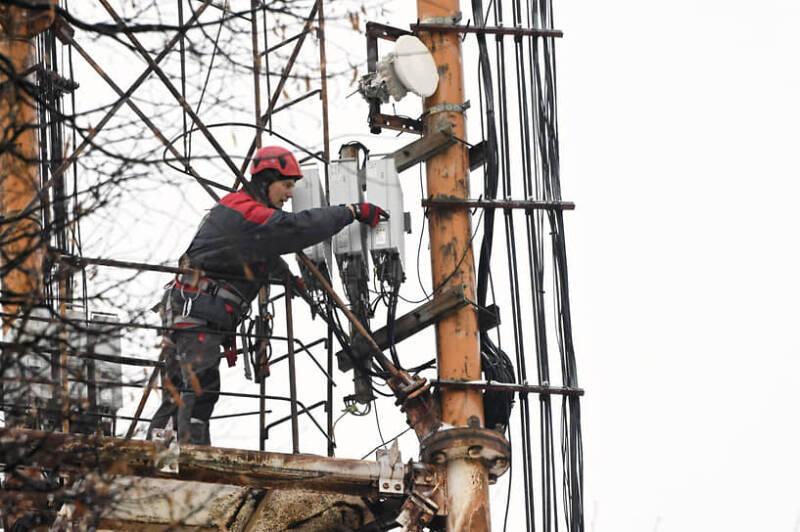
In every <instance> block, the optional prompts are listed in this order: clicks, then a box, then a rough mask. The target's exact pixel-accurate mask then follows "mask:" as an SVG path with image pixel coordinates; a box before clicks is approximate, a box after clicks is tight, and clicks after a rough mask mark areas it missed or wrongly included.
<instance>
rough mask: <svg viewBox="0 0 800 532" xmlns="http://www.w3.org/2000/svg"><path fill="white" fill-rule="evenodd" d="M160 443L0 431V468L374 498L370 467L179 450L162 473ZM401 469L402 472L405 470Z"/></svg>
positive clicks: (373, 467) (375, 471)
mask: <svg viewBox="0 0 800 532" xmlns="http://www.w3.org/2000/svg"><path fill="white" fill-rule="evenodd" d="M168 454H169V453H168V452H167V449H166V448H165V446H164V444H163V443H161V442H154V441H143V440H122V439H119V438H103V437H99V436H88V435H80V434H65V433H60V432H45V431H37V430H26V429H8V428H2V429H0V463H3V464H5V465H6V467H16V466H23V465H27V466H36V467H47V468H52V467H58V468H60V469H67V470H75V471H81V472H84V473H85V472H88V471H91V470H99V472H101V473H103V474H112V475H134V476H141V477H153V478H170V479H175V480H192V481H197V482H208V483H213V484H229V485H233V486H245V487H250V488H260V489H276V488H294V489H307V490H311V491H318V492H325V493H347V494H352V495H359V496H366V497H375V496H377V495H378V485H377V484H378V479H379V478H380V467H379V465H378V463H376V462H368V461H362V460H351V459H344V458H328V457H320V456H312V455H303V454H282V453H270V452H259V451H246V450H241V449H226V448H220V447H205V446H198V445H183V446H181V447H180V449H179V452H178V453H177V455H176V456H175V457H174V458H175V460H176V461H177V465H178V468H177V469H178V472H177V473H173V474H170V473H166V472H164V471H162V470H161V469H162V465H163V463H162V462H163V461H164V460H166V459H167V456H168ZM406 467H407V466H406Z"/></svg>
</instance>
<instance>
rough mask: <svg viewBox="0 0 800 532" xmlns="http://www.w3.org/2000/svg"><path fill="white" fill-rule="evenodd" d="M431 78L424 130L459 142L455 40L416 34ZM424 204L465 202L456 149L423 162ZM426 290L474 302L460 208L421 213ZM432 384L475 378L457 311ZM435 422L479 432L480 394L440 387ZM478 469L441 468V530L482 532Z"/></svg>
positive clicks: (464, 172)
mask: <svg viewBox="0 0 800 532" xmlns="http://www.w3.org/2000/svg"><path fill="white" fill-rule="evenodd" d="M417 9H418V16H419V20H420V22H421V23H426V22H427V23H439V24H441V23H448V22H449V23H454V20H455V17H457V16H458V15H459V4H458V0H436V1H429V0H418V1H417ZM420 38H421V39H422V40H423V41H424V42H425V44H426V45H427V46H428V48H429V49H430V51H431V53H432V54H433V58H434V61H435V62H436V65H437V67H438V71H439V87H438V88H437V90H436V92H435V93H434V94H433V96H431V97H430V98H428V99H427V100H426V101H425V111H427V112H428V115H427V116H426V118H425V130H426V131H436V130H438V129H441V128H443V127H444V126H445V125H448V124H449V125H452V131H453V135H455V136H456V137H459V138H462V139H463V138H466V120H465V117H464V112H463V109H460V107H459V106H460V105H461V104H463V103H464V82H463V77H464V76H463V66H462V56H461V40H460V38H459V35H458V34H456V33H436V32H424V33H421V34H420ZM426 171H427V182H428V197H429V198H433V199H439V198H449V199H454V198H458V199H466V198H467V197H468V194H469V152H468V151H467V148H466V146H464V145H463V144H462V143H456V144H454V145H452V146H450V147H449V148H447V149H446V150H445V151H444V152H442V153H441V154H439V155H436V156H435V157H432V158H430V159H428V160H427V162H426ZM429 221H430V223H429V234H430V240H431V246H430V247H431V267H432V273H433V285H434V287H435V288H439V287H440V286H441V285H444V286H442V288H444V287H445V286H450V285H459V284H463V285H464V287H465V293H466V296H467V298H469V299H471V300H473V301H474V299H475V265H474V259H473V253H472V248H471V242H470V240H471V234H470V215H469V212H468V210H467V209H466V208H460V207H456V208H441V207H440V208H436V209H432V210H431V211H429ZM436 343H437V346H436V347H437V357H438V363H439V378H440V379H455V380H472V379H480V376H481V366H480V339H479V335H478V320H477V315H476V313H475V310H474V309H473V308H472V307H464V308H462V309H461V310H459V311H458V312H456V313H454V314H452V315H450V316H449V317H447V318H445V319H443V320H441V321H440V322H439V324H438V325H437V330H436ZM441 405H442V421H443V422H444V423H446V424H449V425H453V426H456V427H464V426H472V427H475V426H481V427H482V426H483V424H484V422H483V398H482V394H481V391H480V390H474V389H473V390H466V389H456V388H443V389H442V390H441ZM488 484H489V483H488V474H487V471H486V468H485V467H484V466H483V465H482V464H481V463H480V462H479V461H477V460H471V459H468V458H455V459H450V460H449V461H448V464H447V494H448V495H447V501H448V517H447V530H450V531H455V530H489V529H490V528H491V526H490V521H489V517H490V515H489V502H488V501H489V495H488V494H489V489H488Z"/></svg>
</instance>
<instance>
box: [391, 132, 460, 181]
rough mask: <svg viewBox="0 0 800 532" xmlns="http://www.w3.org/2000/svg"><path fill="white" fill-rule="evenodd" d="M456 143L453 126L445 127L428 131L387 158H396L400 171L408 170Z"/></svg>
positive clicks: (395, 164)
mask: <svg viewBox="0 0 800 532" xmlns="http://www.w3.org/2000/svg"><path fill="white" fill-rule="evenodd" d="M455 143H456V139H454V138H453V129H452V128H451V127H445V128H444V129H440V130H438V131H434V132H431V133H426V134H425V135H423V136H422V137H421V138H419V139H417V140H415V141H414V142H412V143H411V144H407V145H405V146H403V147H402V148H400V149H399V150H397V151H396V152H394V153H392V154H390V155H388V156H386V157H385V158H386V159H390V158H392V159H394V166H395V168H397V172H398V173H399V172H402V171H403V170H408V169H409V168H411V167H412V166H414V165H415V164H417V163H421V162H423V161H426V160H428V159H430V158H431V157H433V156H434V155H437V154H439V153H441V152H443V151H444V150H446V149H447V148H449V147H450V146H452V145H453V144H455Z"/></svg>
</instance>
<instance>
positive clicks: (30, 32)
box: [0, 6, 54, 330]
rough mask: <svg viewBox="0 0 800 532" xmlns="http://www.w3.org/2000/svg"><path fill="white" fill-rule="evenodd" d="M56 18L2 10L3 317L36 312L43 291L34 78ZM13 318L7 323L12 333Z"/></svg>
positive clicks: (0, 178) (41, 13)
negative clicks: (40, 46) (41, 42)
mask: <svg viewBox="0 0 800 532" xmlns="http://www.w3.org/2000/svg"><path fill="white" fill-rule="evenodd" d="M53 18H54V17H53V13H51V12H49V11H46V10H43V11H33V10H30V11H29V10H27V9H23V8H18V7H9V6H3V7H0V26H2V28H0V54H2V57H3V58H4V61H7V62H5V66H4V67H3V68H2V69H0V214H2V216H3V218H4V219H5V220H8V223H5V224H3V227H2V232H1V233H0V234H1V235H2V236H0V239H2V247H3V255H4V259H5V260H4V264H3V276H2V297H3V312H4V313H6V314H7V315H10V314H17V313H18V312H19V311H20V310H21V309H25V308H30V306H31V305H33V304H34V303H35V302H36V301H37V300H38V298H39V296H40V294H41V289H42V279H41V277H42V251H41V247H40V245H39V242H38V240H39V225H40V224H39V222H38V218H39V216H38V212H39V205H38V202H37V194H38V186H39V171H38V159H39V147H38V143H37V140H38V137H37V134H36V131H37V129H38V125H37V119H36V99H35V93H36V84H35V81H32V78H33V76H32V75H31V74H28V75H25V73H26V72H27V71H29V69H30V68H31V66H33V63H34V61H35V58H36V47H35V45H34V42H33V39H34V37H35V36H36V35H37V34H38V33H41V32H42V31H44V30H45V29H47V28H48V27H49V26H50V24H52V22H53ZM11 321H13V319H12V318H5V317H4V318H3V330H8V328H9V326H10V325H11Z"/></svg>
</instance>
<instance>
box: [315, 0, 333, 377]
mask: <svg viewBox="0 0 800 532" xmlns="http://www.w3.org/2000/svg"><path fill="white" fill-rule="evenodd" d="M323 4H324V0H317V20H318V22H317V39H319V75H320V85H321V88H322V93H321V95H320V97H321V98H322V143H323V149H324V151H325V199H326V200H330V196H329V192H328V188H329V184H330V183H329V181H330V178H329V176H328V162H329V161H330V160H331V141H330V128H329V124H328V59H327V56H326V55H325V13H324V10H323ZM328 375H330V373H328Z"/></svg>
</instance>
